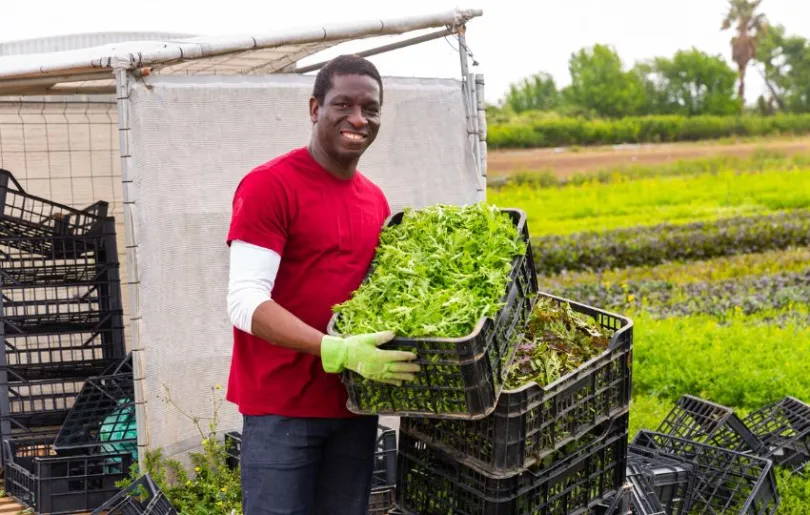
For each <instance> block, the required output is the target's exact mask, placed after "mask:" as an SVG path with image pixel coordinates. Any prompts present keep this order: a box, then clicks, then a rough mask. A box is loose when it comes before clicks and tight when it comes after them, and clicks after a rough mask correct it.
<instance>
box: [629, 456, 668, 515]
mask: <svg viewBox="0 0 810 515" xmlns="http://www.w3.org/2000/svg"><path fill="white" fill-rule="evenodd" d="M628 460H629V458H628ZM627 480H628V481H629V482H630V485H631V488H630V507H631V510H632V513H633V514H635V515H672V513H667V512H666V510H664V507H663V506H662V505H661V501H659V500H658V495H656V493H655V490H654V489H653V487H652V485H651V483H650V478H649V477H648V476H647V475H646V474H645V473H643V472H639V471H638V470H637V469H636V468H631V467H630V466H628V468H627Z"/></svg>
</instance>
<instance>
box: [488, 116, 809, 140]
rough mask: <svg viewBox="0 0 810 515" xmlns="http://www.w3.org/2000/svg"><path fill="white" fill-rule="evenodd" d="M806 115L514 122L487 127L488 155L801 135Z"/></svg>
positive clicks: (520, 119) (526, 119)
mask: <svg viewBox="0 0 810 515" xmlns="http://www.w3.org/2000/svg"><path fill="white" fill-rule="evenodd" d="M808 133H810V114H777V115H774V116H768V117H763V116H755V115H743V116H737V115H731V116H712V115H702V116H681V115H650V116H630V117H626V118H617V119H612V118H604V119H590V118H585V117H565V116H559V115H553V114H552V115H545V116H539V115H535V116H532V117H528V116H523V117H520V116H518V117H515V118H514V119H511V120H509V121H505V122H496V123H490V124H488V125H487V145H488V146H489V147H490V148H493V149H504V148H544V147H565V146H572V145H581V146H589V145H618V144H626V143H672V142H685V141H700V140H713V139H721V138H729V137H762V136H783V135H805V134H808Z"/></svg>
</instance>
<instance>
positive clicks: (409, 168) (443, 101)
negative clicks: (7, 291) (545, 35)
mask: <svg viewBox="0 0 810 515" xmlns="http://www.w3.org/2000/svg"><path fill="white" fill-rule="evenodd" d="M313 80H314V78H313V77H311V76H300V75H271V76H263V77H150V78H149V79H148V84H149V88H147V87H145V85H144V84H143V82H140V81H138V82H133V83H132V86H131V88H132V89H131V92H130V102H131V108H130V112H131V118H130V119H131V122H130V124H131V154H132V160H131V164H130V170H129V177H130V179H131V180H132V190H131V191H132V200H133V201H134V203H135V205H134V209H133V212H134V220H133V223H134V227H135V234H136V243H137V260H138V269H139V271H140V277H139V280H140V314H141V317H142V320H141V323H140V325H139V327H140V329H139V334H138V338H139V346H140V347H142V348H143V349H144V352H143V362H144V373H145V379H144V391H145V394H144V395H145V401H146V403H147V404H146V410H147V411H146V412H147V422H148V425H149V428H150V430H149V446H150V447H151V448H156V447H162V448H164V450H165V452H166V454H168V455H178V454H182V453H184V452H186V451H187V450H188V449H189V448H192V447H194V446H196V445H197V443H198V442H199V434H198V433H197V430H196V428H195V427H194V426H193V424H192V423H191V422H190V421H189V420H188V419H186V418H184V417H183V416H181V415H180V414H179V412H178V411H177V409H176V408H175V407H173V406H170V405H167V404H166V403H165V402H162V401H161V400H160V399H159V398H162V397H163V396H164V391H163V385H164V384H165V385H166V386H167V387H168V388H169V389H170V392H171V395H172V400H173V401H174V402H175V403H177V404H178V405H179V407H180V408H182V409H183V410H184V411H185V412H186V413H189V414H192V415H195V416H200V417H207V416H210V415H211V390H210V389H211V388H212V387H213V386H215V385H217V384H220V385H223V392H222V393H224V388H225V387H226V384H227V379H228V371H229V365H230V357H231V347H232V328H231V324H230V322H229V321H228V316H227V310H226V303H225V296H226V289H227V274H228V260H227V258H228V249H227V247H226V245H225V238H226V234H227V231H228V225H229V221H230V215H231V200H232V196H233V192H234V189H235V187H236V185H237V183H238V182H239V180H240V179H241V178H242V177H243V176H244V175H245V174H246V173H247V172H248V171H249V170H250V169H251V168H253V167H255V166H256V165H259V164H261V163H263V162H265V161H268V160H269V159H271V158H273V157H275V156H277V155H278V154H281V153H285V152H287V151H289V150H290V149H292V148H294V147H299V146H302V145H305V144H306V142H307V141H308V139H309V135H310V130H311V125H310V121H309V117H308V99H309V96H310V92H311V87H312V81H313ZM384 94H385V102H384V106H383V112H382V127H381V130H380V133H379V136H378V138H377V140H376V141H375V143H374V145H373V146H372V148H371V149H370V150H369V151H368V152H367V154H366V156H364V158H363V159H362V161H361V163H360V170H361V171H362V172H363V173H365V174H366V175H368V176H369V177H370V178H371V179H372V180H374V181H375V182H376V183H377V184H379V185H380V187H381V188H382V189H383V191H384V192H385V193H386V195H387V196H388V198H389V202H390V204H391V208H392V210H393V211H397V210H399V209H402V208H403V207H405V206H415V207H422V206H426V205H430V204H433V203H437V202H442V203H454V204H464V203H470V202H474V201H475V200H476V171H475V167H474V164H473V163H474V159H473V157H472V151H471V149H470V146H469V143H468V141H469V140H468V137H467V129H466V121H465V111H464V103H463V102H464V100H463V93H462V90H461V85H460V82H458V81H455V80H444V79H442V80H434V79H409V78H396V79H394V78H390V79H386V80H385V93H384ZM222 408H223V409H222V412H221V413H220V417H221V418H220V425H219V429H221V430H231V429H240V428H241V419H240V417H239V415H238V413H237V412H236V409H235V408H234V407H233V406H232V405H230V404H228V403H226V404H224V405H223V407H222ZM204 423H205V422H204ZM203 429H207V428H206V427H205V426H204V427H203Z"/></svg>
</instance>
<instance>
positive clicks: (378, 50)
mask: <svg viewBox="0 0 810 515" xmlns="http://www.w3.org/2000/svg"><path fill="white" fill-rule="evenodd" d="M453 33H454V31H453V30H452V29H450V28H444V29H441V30H437V31H435V32H429V33H427V34H422V35H421V36H416V37H414V38H408V39H404V40H402V41H398V42H396V43H390V44H388V45H383V46H379V47H375V48H370V49H368V50H363V51H362V52H354V53H355V54H357V55H359V56H360V57H369V56H372V55H377V54H382V53H385V52H390V51H391V50H398V49H400V48H405V47H409V46H413V45H418V44H419V43H424V42H426V41H432V40H434V39H439V38H443V37H445V36H449V35H451V34H453ZM328 62H329V61H321V62H319V63H315V64H309V65H307V66H301V67H298V68H296V69H295V73H307V72H312V71H315V70H320V69H321V68H323V67H324V66H326V64H327V63H328Z"/></svg>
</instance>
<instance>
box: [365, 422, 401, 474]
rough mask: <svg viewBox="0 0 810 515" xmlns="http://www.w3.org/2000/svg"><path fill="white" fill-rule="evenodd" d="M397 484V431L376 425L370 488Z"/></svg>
mask: <svg viewBox="0 0 810 515" xmlns="http://www.w3.org/2000/svg"><path fill="white" fill-rule="evenodd" d="M396 484H397V432H396V431H395V430H394V429H391V428H389V427H386V426H384V425H381V424H378V425H377V442H376V443H375V445H374V473H373V476H372V481H371V488H372V489H377V488H387V487H391V486H394V485H396Z"/></svg>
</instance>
